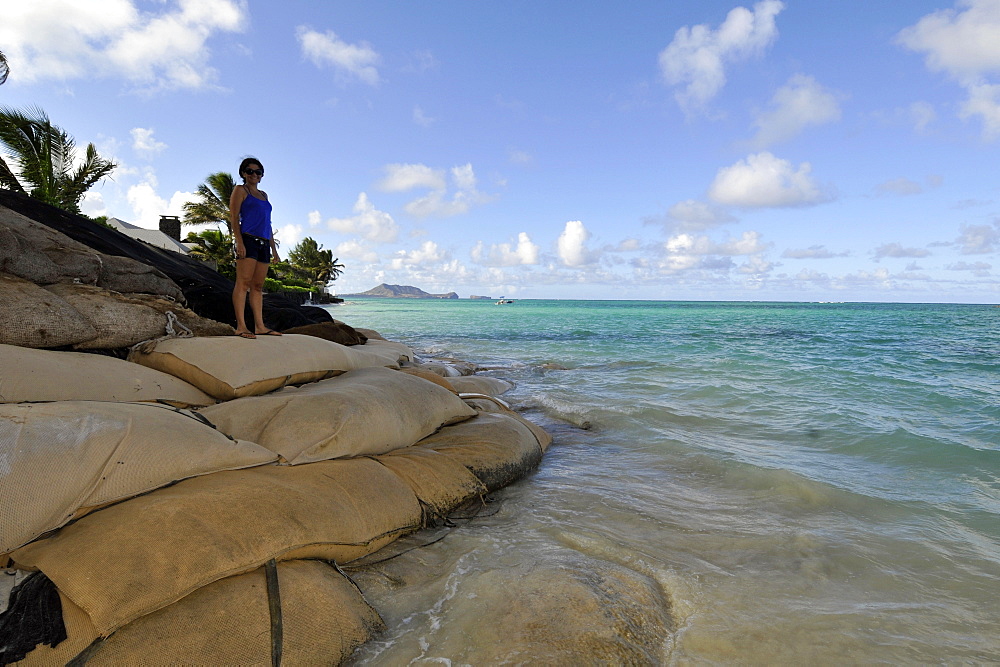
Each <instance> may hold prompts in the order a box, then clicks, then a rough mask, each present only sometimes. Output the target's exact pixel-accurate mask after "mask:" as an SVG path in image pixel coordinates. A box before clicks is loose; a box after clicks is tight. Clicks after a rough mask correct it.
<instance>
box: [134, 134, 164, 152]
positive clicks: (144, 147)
mask: <svg viewBox="0 0 1000 667" xmlns="http://www.w3.org/2000/svg"><path fill="white" fill-rule="evenodd" d="M131 134H132V150H133V151H135V152H136V153H138V154H140V155H142V156H144V157H153V156H154V155H156V154H158V153H162V152H163V150H164V149H166V147H167V145H166V144H165V143H163V142H162V141H157V140H156V139H154V138H153V129H152V128H143V127H134V128H132V130H131Z"/></svg>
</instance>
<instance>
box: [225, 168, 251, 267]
mask: <svg viewBox="0 0 1000 667" xmlns="http://www.w3.org/2000/svg"><path fill="white" fill-rule="evenodd" d="M246 196H247V192H246V190H244V189H243V188H241V187H240V186H236V187H235V188H233V194H231V195H230V196H229V231H230V233H231V234H232V235H233V244H234V245H235V246H236V259H243V258H244V257H246V256H247V249H246V247H244V245H243V233H242V231H241V230H240V206H242V205H243V200H244V199H246Z"/></svg>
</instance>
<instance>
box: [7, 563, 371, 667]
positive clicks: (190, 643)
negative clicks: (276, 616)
mask: <svg viewBox="0 0 1000 667" xmlns="http://www.w3.org/2000/svg"><path fill="white" fill-rule="evenodd" d="M277 578H278V597H279V598H280V600H281V607H280V609H281V638H282V654H281V659H282V663H283V664H287V665H335V664H339V663H341V662H342V661H344V660H345V659H346V658H347V657H348V656H350V655H351V653H353V652H354V649H356V648H357V647H358V646H360V645H361V644H363V643H365V642H366V641H368V640H369V639H371V638H372V637H373V636H374V635H375V633H377V632H380V631H382V630H383V629H384V627H385V625H384V623H383V622H382V619H381V618H380V617H379V615H378V612H376V611H375V610H374V609H373V608H372V607H371V606H370V605H369V604H368V603H367V602H366V601H365V599H364V597H363V596H362V595H361V593H360V591H358V589H357V587H355V586H354V584H353V583H351V581H350V580H349V579H347V578H346V577H345V576H344V575H342V574H340V573H339V572H337V570H336V569H334V568H333V567H331V566H330V565H328V564H326V563H324V562H321V561H315V560H295V561H288V562H284V563H279V564H278V566H277ZM62 602H63V618H64V619H65V620H66V633H67V639H66V640H64V641H63V642H62V643H61V644H58V645H57V646H56V647H55V648H48V647H45V646H42V647H39V648H37V649H35V650H34V651H32V652H31V653H29V654H28V656H27V658H25V660H24V661H23V663H22V664H24V665H25V666H30V665H65V664H67V663H68V662H69V661H70V660H72V659H73V658H74V657H76V656H77V655H79V654H80V653H81V652H82V651H83V650H84V649H86V648H87V647H88V646H90V644H91V643H92V642H93V641H94V640H95V639H97V638H98V633H97V631H96V630H95V629H94V626H93V624H92V623H91V622H90V618H89V617H88V616H87V615H86V613H84V612H83V611H82V610H81V609H80V608H79V607H77V606H76V605H74V604H73V603H72V602H71V601H70V600H69V599H67V598H66V597H65V596H62ZM271 639H272V633H271V619H270V611H269V607H268V592H267V581H266V575H265V572H264V568H259V569H257V570H254V571H253V572H248V573H247V574H242V575H237V576H233V577H227V578H225V579H221V580H219V581H216V582H214V583H211V584H209V585H207V586H205V587H203V588H200V589H198V590H196V591H194V592H193V593H191V594H190V595H188V596H187V597H185V598H183V599H181V600H179V601H177V602H175V603H174V604H172V605H170V606H168V607H164V608H163V609H160V610H159V611H155V612H153V613H152V614H148V615H146V616H143V617H141V618H138V619H136V620H134V621H132V622H131V623H129V624H128V625H126V626H124V627H123V628H121V629H119V630H118V631H117V632H115V633H114V634H112V635H111V636H110V637H108V638H107V639H105V640H104V641H102V642H99V643H97V644H96V645H94V647H92V648H91V649H89V650H88V651H87V652H86V653H85V654H84V655H85V656H87V660H86V664H87V665H90V666H98V665H148V664H171V665H221V664H229V665H263V666H268V665H270V664H271Z"/></svg>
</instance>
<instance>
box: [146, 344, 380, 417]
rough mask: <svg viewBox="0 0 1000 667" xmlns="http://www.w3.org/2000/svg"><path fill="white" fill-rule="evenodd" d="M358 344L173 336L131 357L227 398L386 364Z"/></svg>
mask: <svg viewBox="0 0 1000 667" xmlns="http://www.w3.org/2000/svg"><path fill="white" fill-rule="evenodd" d="M357 349H358V346H355V347H346V346H344V345H339V344H337V343H332V342H330V341H328V340H323V339H321V338H316V337H315V336H298V335H294V334H289V335H287V336H257V337H256V338H254V339H246V338H241V337H239V336H213V337H206V338H174V339H170V340H164V341H160V342H158V343H157V344H156V346H155V349H154V350H153V351H152V352H148V353H147V352H143V351H139V350H133V351H132V352H131V353H130V354H129V361H134V362H136V363H139V364H142V365H143V366H148V367H149V368H155V369H157V370H160V371H163V372H164V373H169V374H170V375H173V376H174V377H178V378H180V379H182V380H184V381H185V382H190V383H191V384H193V385H194V386H196V387H198V388H199V389H201V390H202V391H204V392H205V393H206V394H208V395H209V396H213V397H215V398H217V399H219V400H223V401H228V400H231V399H233V398H240V397H242V396H258V395H260V394H266V393H267V392H269V391H274V390H275V389H281V388H282V387H284V386H286V385H295V384H304V383H306V382H315V381H317V380H322V379H324V378H328V377H331V376H333V375H339V374H341V373H346V372H347V371H349V370H353V369H355V368H367V367H369V366H382V365H384V364H383V361H384V360H383V359H382V358H379V357H375V356H371V355H362V354H359V353H357V352H355V350H357Z"/></svg>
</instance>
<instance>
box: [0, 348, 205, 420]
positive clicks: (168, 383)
mask: <svg viewBox="0 0 1000 667" xmlns="http://www.w3.org/2000/svg"><path fill="white" fill-rule="evenodd" d="M29 401H119V402H124V401H133V402H143V401H151V402H157V403H165V404H168V405H172V406H174V407H180V408H188V407H194V406H205V405H211V404H212V403H215V399H214V398H212V397H211V396H209V395H208V394H206V393H205V392H203V391H201V390H200V389H198V388H197V387H195V386H193V385H191V384H188V383H187V382H184V381H183V380H179V379H177V378H175V377H174V376H172V375H168V374H166V373H161V372H160V371H157V370H154V369H152V368H146V367H145V366H140V365H139V364H130V363H129V362H127V361H122V360H121V359H115V358H114V357H108V356H105V355H100V354H89V353H85V352H64V351H56V350H36V349H32V348H28V347H20V346H17V345H2V344H0V403H22V402H29Z"/></svg>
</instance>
